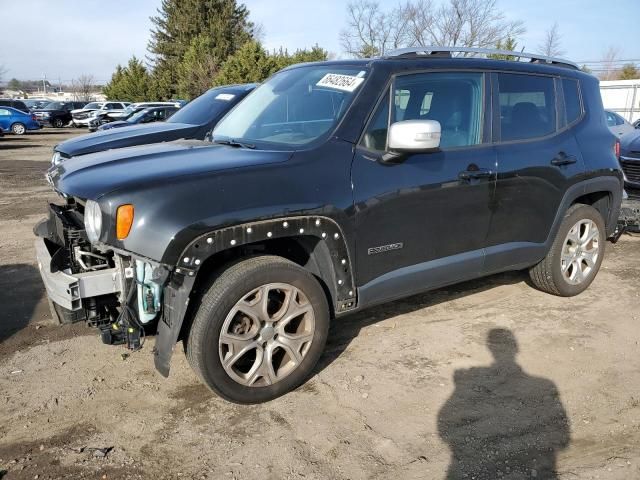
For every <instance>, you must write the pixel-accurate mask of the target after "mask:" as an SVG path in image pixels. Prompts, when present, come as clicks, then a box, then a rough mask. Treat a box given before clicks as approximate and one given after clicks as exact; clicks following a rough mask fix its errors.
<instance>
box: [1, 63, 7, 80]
mask: <svg viewBox="0 0 640 480" xmlns="http://www.w3.org/2000/svg"><path fill="white" fill-rule="evenodd" d="M6 74H7V68H6V67H5V66H4V65H2V64H1V63H0V82H2V80H3V79H4V76H5V75H6Z"/></svg>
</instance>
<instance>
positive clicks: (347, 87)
mask: <svg viewBox="0 0 640 480" xmlns="http://www.w3.org/2000/svg"><path fill="white" fill-rule="evenodd" d="M362 82H364V78H362V77H354V76H352V75H340V74H339V73H327V74H326V75H325V76H324V77H322V79H321V80H320V81H319V82H318V83H316V85H317V86H318V87H327V88H335V89H336V90H342V91H344V92H353V91H354V90H355V89H356V88H358V87H359V86H360V84H361V83H362Z"/></svg>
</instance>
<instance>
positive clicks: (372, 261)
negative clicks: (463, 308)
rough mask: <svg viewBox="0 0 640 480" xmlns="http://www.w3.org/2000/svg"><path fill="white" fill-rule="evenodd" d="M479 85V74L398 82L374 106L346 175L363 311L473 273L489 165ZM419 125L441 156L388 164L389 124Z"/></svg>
mask: <svg viewBox="0 0 640 480" xmlns="http://www.w3.org/2000/svg"><path fill="white" fill-rule="evenodd" d="M486 80H487V78H486V75H485V74H484V73H481V72H463V71H453V72H437V73H436V72H431V73H415V74H406V75H400V76H398V77H397V78H396V79H395V81H394V82H393V84H392V85H391V88H390V91H388V92H387V93H386V95H385V96H384V98H383V99H381V101H380V103H379V105H378V107H377V109H376V111H375V113H374V114H373V116H372V118H371V120H370V121H369V125H368V126H367V128H366V130H365V132H364V135H363V137H362V140H361V141H360V145H359V146H358V147H357V150H356V155H355V158H354V163H353V169H352V181H353V189H354V196H355V198H354V202H355V208H356V230H357V240H356V242H357V248H356V261H357V266H358V269H357V277H358V279H357V283H358V286H363V285H365V289H364V290H362V291H361V294H362V297H361V300H362V301H363V302H364V303H368V302H379V301H383V300H384V299H388V298H392V297H394V296H400V295H406V294H409V293H411V292H412V291H419V290H424V289H426V288H429V287H432V286H436V285H440V284H443V283H450V282H455V281H459V280H462V279H465V278H471V277H474V276H476V275H478V274H479V273H480V271H481V267H482V257H483V247H484V245H485V240H486V237H487V232H488V228H489V219H490V215H491V212H490V210H489V203H490V199H491V196H492V195H493V190H494V188H495V163H496V157H495V153H494V151H493V149H492V148H491V146H490V145H488V142H487V139H488V138H489V133H490V132H489V131H488V130H489V128H488V127H490V123H489V122H488V118H489V115H488V114H487V104H486V100H485V99H486V98H488V95H487V90H486V88H487V81H486ZM418 119H427V120H437V121H438V122H439V123H440V125H441V128H442V136H441V148H440V149H438V150H437V151H431V152H416V153H410V154H406V155H405V156H404V158H403V159H402V161H401V162H400V163H396V164H390V163H385V162H384V161H383V156H384V155H385V153H386V151H387V147H386V142H387V133H388V126H389V124H390V123H394V122H396V121H402V120H418ZM367 287H368V288H367Z"/></svg>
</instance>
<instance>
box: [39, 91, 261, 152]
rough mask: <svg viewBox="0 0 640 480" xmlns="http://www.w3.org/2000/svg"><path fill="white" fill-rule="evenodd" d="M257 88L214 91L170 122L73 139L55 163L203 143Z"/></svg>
mask: <svg viewBox="0 0 640 480" xmlns="http://www.w3.org/2000/svg"><path fill="white" fill-rule="evenodd" d="M256 86H257V85H256V84H246V85H231V86H226V87H218V88H212V89H211V90H209V91H208V92H206V93H204V94H203V95H200V96H199V97H198V98H196V99H195V100H193V101H191V102H190V103H188V104H187V105H185V106H184V107H182V108H181V109H180V110H178V111H177V112H176V113H175V114H174V115H172V116H171V118H169V119H168V120H167V121H166V122H155V123H149V124H142V125H131V126H127V127H122V128H114V129H109V130H105V131H102V132H96V133H94V134H91V135H83V136H81V137H76V138H71V139H69V140H66V141H64V142H62V143H60V144H58V145H56V146H55V147H54V150H53V158H52V162H53V163H54V164H58V163H60V162H62V161H66V160H68V159H69V158H71V157H76V156H80V155H86V154H88V153H94V152H99V151H102V150H109V149H113V148H122V147H131V146H134V145H146V144H149V143H157V142H169V141H172V140H178V139H181V138H185V139H198V140H203V139H205V137H207V136H208V135H209V134H210V133H211V130H212V129H213V127H214V126H215V125H216V124H217V123H218V121H220V119H221V118H222V117H224V116H225V115H226V114H227V112H228V111H229V110H231V109H232V108H233V107H234V106H235V105H236V104H237V103H238V102H240V101H241V100H242V99H243V98H244V97H246V96H247V95H248V94H249V93H250V92H251V91H252V90H253V89H255V88H256Z"/></svg>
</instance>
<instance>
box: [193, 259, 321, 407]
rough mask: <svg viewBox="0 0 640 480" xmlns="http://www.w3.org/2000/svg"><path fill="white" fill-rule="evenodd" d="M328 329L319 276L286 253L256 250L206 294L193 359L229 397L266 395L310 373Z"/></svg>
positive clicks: (246, 399) (244, 399)
mask: <svg viewBox="0 0 640 480" xmlns="http://www.w3.org/2000/svg"><path fill="white" fill-rule="evenodd" d="M328 329H329V306H328V304H327V298H326V296H325V293H324V290H323V289H322V287H321V286H320V284H319V283H318V281H317V280H316V279H315V278H314V277H313V275H311V274H310V273H309V272H308V271H306V270H305V269H303V268H302V267H300V266H298V265H296V264H295V263H293V262H290V261H289V260H286V259H284V258H280V257H275V256H260V257H254V258H250V259H248V260H244V261H241V262H239V263H236V264H234V265H232V266H231V267H229V268H228V269H227V270H225V271H224V272H223V273H222V274H221V275H220V276H219V277H217V278H216V279H215V280H214V281H213V283H212V284H211V285H210V286H209V288H208V289H207V290H206V292H205V293H204V294H203V296H202V298H201V300H200V305H199V308H198V310H197V312H196V314H195V318H194V320H193V324H192V325H191V330H190V332H189V337H188V340H187V346H186V347H187V358H188V359H189V363H190V364H191V366H192V367H193V369H194V370H195V371H196V373H197V374H198V375H199V376H200V378H201V379H202V381H203V382H204V383H205V384H206V385H207V386H208V387H209V388H210V389H211V390H213V391H214V392H215V393H217V394H218V395H220V396H221V397H223V398H225V399H227V400H230V401H233V402H237V403H261V402H266V401H269V400H272V399H274V398H276V397H279V396H280V395H283V394H285V393H287V392H289V391H291V390H293V389H294V388H296V387H297V386H299V385H300V384H301V383H302V382H304V380H306V378H307V377H308V376H309V375H310V374H311V372H312V370H313V368H314V366H315V364H316V363H317V361H318V359H319V358H320V355H321V354H322V351H323V349H324V345H325V343H326V340H327V333H328Z"/></svg>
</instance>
